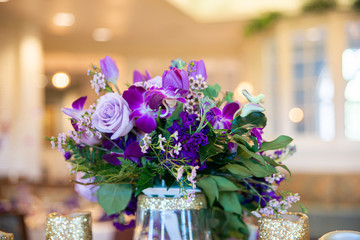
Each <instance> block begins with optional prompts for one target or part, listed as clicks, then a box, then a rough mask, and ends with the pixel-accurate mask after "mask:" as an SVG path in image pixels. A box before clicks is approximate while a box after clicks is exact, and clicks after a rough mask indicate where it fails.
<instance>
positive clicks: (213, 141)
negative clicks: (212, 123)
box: [199, 133, 226, 162]
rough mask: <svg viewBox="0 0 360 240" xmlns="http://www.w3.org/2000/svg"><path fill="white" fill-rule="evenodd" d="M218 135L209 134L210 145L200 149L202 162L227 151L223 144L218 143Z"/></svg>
mask: <svg viewBox="0 0 360 240" xmlns="http://www.w3.org/2000/svg"><path fill="white" fill-rule="evenodd" d="M217 139H218V138H217V137H216V134H214V133H213V134H211V135H210V134H209V135H208V142H209V143H208V144H206V145H205V146H200V147H199V155H200V160H201V162H204V161H205V160H206V159H208V158H211V157H213V156H215V155H218V154H219V153H222V152H224V151H225V149H226V146H225V145H222V144H221V143H218V141H217Z"/></svg>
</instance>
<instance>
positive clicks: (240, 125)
mask: <svg viewBox="0 0 360 240" xmlns="http://www.w3.org/2000/svg"><path fill="white" fill-rule="evenodd" d="M266 121H267V119H266V117H265V115H264V114H263V113H261V112H253V113H251V114H249V115H247V116H246V117H241V116H237V117H236V118H235V119H234V120H233V122H232V124H231V132H232V133H234V134H238V135H242V134H244V133H246V132H248V131H250V130H251V129H252V128H254V127H256V128H264V127H265V126H266Z"/></svg>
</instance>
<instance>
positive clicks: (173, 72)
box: [162, 68, 190, 91]
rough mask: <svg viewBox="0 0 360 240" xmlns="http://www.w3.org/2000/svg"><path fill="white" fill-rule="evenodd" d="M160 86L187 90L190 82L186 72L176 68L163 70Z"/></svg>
mask: <svg viewBox="0 0 360 240" xmlns="http://www.w3.org/2000/svg"><path fill="white" fill-rule="evenodd" d="M162 86H163V88H167V87H173V88H176V89H183V90H186V91H189V87H190V83H189V77H188V73H187V72H186V71H185V70H180V69H178V68H172V69H170V70H165V71H164V73H163V75H162Z"/></svg>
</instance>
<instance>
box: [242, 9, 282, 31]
mask: <svg viewBox="0 0 360 240" xmlns="http://www.w3.org/2000/svg"><path fill="white" fill-rule="evenodd" d="M281 17H282V15H281V13H279V12H268V13H264V14H262V15H260V16H259V17H258V18H255V19H253V20H251V21H250V22H249V23H248V25H247V26H246V27H245V35H246V36H251V35H254V34H256V33H258V32H261V31H264V30H266V29H268V28H270V27H271V26H273V25H274V24H275V23H276V21H277V20H279V19H280V18H281Z"/></svg>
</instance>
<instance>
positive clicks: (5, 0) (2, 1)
mask: <svg viewBox="0 0 360 240" xmlns="http://www.w3.org/2000/svg"><path fill="white" fill-rule="evenodd" d="M8 1H9V0H0V3H5V2H8Z"/></svg>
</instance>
